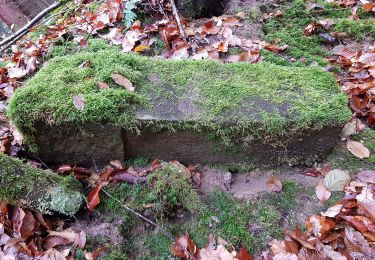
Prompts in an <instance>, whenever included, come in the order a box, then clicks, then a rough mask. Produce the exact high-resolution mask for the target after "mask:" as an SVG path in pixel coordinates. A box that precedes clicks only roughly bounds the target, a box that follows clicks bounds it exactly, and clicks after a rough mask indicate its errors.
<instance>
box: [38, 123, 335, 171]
mask: <svg viewBox="0 0 375 260" xmlns="http://www.w3.org/2000/svg"><path fill="white" fill-rule="evenodd" d="M37 131H38V133H39V134H38V135H37V136H38V139H37V144H38V147H39V157H40V158H41V159H42V160H43V161H45V162H47V163H50V164H67V163H70V164H77V165H85V166H90V167H94V166H95V164H96V165H104V164H107V163H108V162H109V161H110V160H113V159H118V160H124V159H131V158H137V157H146V158H150V159H155V158H158V159H161V160H167V161H168V160H178V161H180V162H181V163H186V164H196V163H241V164H257V165H277V164H286V163H292V164H299V163H307V164H311V163H313V162H315V161H316V160H319V159H322V158H324V157H325V156H327V155H328V153H329V152H330V150H331V149H332V147H333V146H334V144H335V142H336V141H337V140H338V139H337V137H338V135H339V134H340V131H341V128H340V127H329V128H324V129H320V130H308V131H306V132H303V133H300V135H298V136H295V137H294V138H293V139H292V140H290V141H289V142H288V144H287V145H286V146H283V145H278V144H277V143H268V144H267V143H263V142H262V140H254V141H251V142H250V143H249V144H248V145H247V146H245V147H244V146H243V144H242V143H240V142H238V143H237V144H235V145H234V147H231V149H228V148H226V147H225V146H223V145H222V144H221V143H220V141H218V140H214V139H212V138H209V137H208V135H209V133H207V132H204V131H203V132H192V131H176V132H170V131H161V132H152V131H151V130H149V129H147V128H146V127H145V128H141V134H140V135H137V134H134V133H132V132H131V131H129V130H126V129H121V128H120V127H116V126H113V125H99V124H98V125H90V126H87V127H85V128H84V129H77V128H76V127H72V126H68V125H66V126H64V130H57V129H56V127H53V128H50V127H47V126H39V127H38V130H37ZM56 131H58V133H57V132H56ZM279 141H280V143H281V142H283V141H285V140H282V139H280V140H279Z"/></svg>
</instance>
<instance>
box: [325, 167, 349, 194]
mask: <svg viewBox="0 0 375 260" xmlns="http://www.w3.org/2000/svg"><path fill="white" fill-rule="evenodd" d="M350 180H351V178H350V176H349V174H348V173H347V172H346V171H343V170H339V169H334V170H331V171H330V172H329V173H328V174H327V175H326V176H325V177H324V186H325V187H326V188H327V189H328V190H330V191H343V190H344V187H345V186H346V185H347V184H348V183H349V182H350Z"/></svg>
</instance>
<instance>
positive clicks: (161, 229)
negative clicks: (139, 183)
mask: <svg viewBox="0 0 375 260" xmlns="http://www.w3.org/2000/svg"><path fill="white" fill-rule="evenodd" d="M102 192H103V193H104V194H105V195H107V196H108V197H110V198H111V199H113V200H115V201H116V202H118V203H119V204H120V205H121V207H123V208H125V209H127V210H128V211H130V212H131V213H133V214H134V215H136V216H137V217H139V218H141V219H143V220H144V221H146V222H148V223H150V224H151V225H153V226H155V227H156V228H158V229H159V230H160V231H161V232H162V233H163V234H164V235H165V236H166V237H168V238H169V239H171V240H172V241H173V240H174V238H173V236H172V234H171V233H169V232H168V231H166V230H165V229H163V228H162V227H161V226H160V225H158V224H157V223H155V222H154V221H152V220H150V219H148V218H146V217H145V216H143V215H141V214H139V213H138V212H136V211H134V210H132V209H131V208H129V207H128V206H126V205H125V204H124V203H122V202H121V201H120V200H118V199H117V198H115V197H113V196H112V195H111V194H109V193H108V192H107V191H106V190H104V189H102Z"/></svg>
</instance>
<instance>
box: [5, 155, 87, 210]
mask: <svg viewBox="0 0 375 260" xmlns="http://www.w3.org/2000/svg"><path fill="white" fill-rule="evenodd" d="M81 188H82V187H81V184H80V183H79V182H78V181H77V180H76V179H75V178H73V177H71V176H60V175H58V174H56V173H53V172H51V171H48V170H41V169H36V168H34V167H33V166H31V165H28V164H24V163H23V162H22V161H21V160H19V159H16V158H12V157H9V156H7V155H5V154H2V153H0V202H4V201H5V202H8V203H11V204H16V205H19V206H25V207H30V208H33V209H38V210H40V211H41V212H42V213H44V214H48V213H52V212H57V213H60V214H64V215H68V216H72V215H74V214H75V213H76V212H77V211H78V210H79V208H80V207H81V205H82V203H83V196H82V194H81V192H80V191H81Z"/></svg>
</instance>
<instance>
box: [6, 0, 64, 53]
mask: <svg viewBox="0 0 375 260" xmlns="http://www.w3.org/2000/svg"><path fill="white" fill-rule="evenodd" d="M63 3H64V2H63V1H59V2H54V3H53V4H52V5H50V6H49V7H48V8H47V9H44V10H43V11H42V12H40V13H39V14H38V15H37V16H35V17H34V19H32V20H31V21H30V22H29V23H28V24H26V25H25V26H24V27H22V28H21V29H19V30H18V31H17V32H16V33H15V34H13V35H11V36H9V37H8V38H6V39H4V40H2V41H1V42H0V46H4V45H5V46H4V47H3V48H2V49H1V52H2V51H4V50H5V49H7V48H9V47H10V46H11V45H12V44H13V43H15V42H16V41H18V40H19V39H20V38H21V37H22V36H24V35H25V34H26V33H27V32H29V30H30V29H31V28H32V27H33V26H34V25H35V24H36V23H38V22H39V21H40V20H41V19H42V18H43V17H44V16H46V15H47V14H49V13H50V12H52V11H54V10H55V9H57V8H58V7H60V6H61V5H62V4H63Z"/></svg>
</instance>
